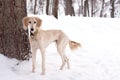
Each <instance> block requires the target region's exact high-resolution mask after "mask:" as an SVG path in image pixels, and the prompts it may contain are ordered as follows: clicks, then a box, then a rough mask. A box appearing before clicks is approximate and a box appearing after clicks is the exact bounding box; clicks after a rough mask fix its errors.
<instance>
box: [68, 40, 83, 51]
mask: <svg viewBox="0 0 120 80" xmlns="http://www.w3.org/2000/svg"><path fill="white" fill-rule="evenodd" d="M69 46H70V49H71V50H72V51H73V50H75V49H77V48H79V47H81V44H80V43H78V42H75V41H69Z"/></svg>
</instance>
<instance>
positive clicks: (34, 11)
mask: <svg viewBox="0 0 120 80" xmlns="http://www.w3.org/2000/svg"><path fill="white" fill-rule="evenodd" d="M36 7H37V0H35V5H34V12H33V13H34V14H36V13H37V12H36Z"/></svg>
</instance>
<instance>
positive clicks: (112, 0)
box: [110, 0, 115, 18]
mask: <svg viewBox="0 0 120 80" xmlns="http://www.w3.org/2000/svg"><path fill="white" fill-rule="evenodd" d="M110 4H111V7H112V9H111V18H114V17H115V16H114V13H115V7H114V4H115V1H114V0H110Z"/></svg>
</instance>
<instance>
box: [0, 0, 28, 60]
mask: <svg viewBox="0 0 120 80" xmlns="http://www.w3.org/2000/svg"><path fill="white" fill-rule="evenodd" d="M26 15H27V12H26V0H0V53H1V54H4V55H5V56H8V57H10V58H16V59H19V60H26V59H29V53H30V45H29V41H28V37H27V33H26V32H25V31H24V30H23V27H22V19H23V17H24V16H26Z"/></svg>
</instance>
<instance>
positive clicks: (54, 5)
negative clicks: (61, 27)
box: [52, 0, 58, 19]
mask: <svg viewBox="0 0 120 80" xmlns="http://www.w3.org/2000/svg"><path fill="white" fill-rule="evenodd" d="M52 14H53V15H54V17H55V18H57V19H58V0H53V10H52Z"/></svg>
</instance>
